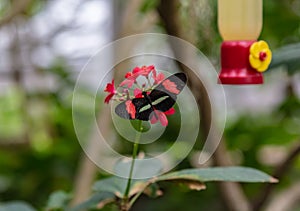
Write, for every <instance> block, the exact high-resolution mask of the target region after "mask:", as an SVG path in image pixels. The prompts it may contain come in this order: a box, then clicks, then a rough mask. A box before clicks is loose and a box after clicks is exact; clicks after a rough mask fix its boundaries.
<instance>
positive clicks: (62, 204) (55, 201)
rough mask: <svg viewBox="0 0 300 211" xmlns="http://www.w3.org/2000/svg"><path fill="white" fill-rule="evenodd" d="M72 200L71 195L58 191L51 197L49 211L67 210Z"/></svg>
mask: <svg viewBox="0 0 300 211" xmlns="http://www.w3.org/2000/svg"><path fill="white" fill-rule="evenodd" d="M70 199H71V195H70V194H68V193H65V192H64V191H56V192H54V193H52V194H51V195H50V197H49V200H48V203H47V210H57V209H65V208H66V207H67V205H68V202H69V201H70Z"/></svg>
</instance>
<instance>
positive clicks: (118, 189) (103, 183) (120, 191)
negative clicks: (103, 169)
mask: <svg viewBox="0 0 300 211" xmlns="http://www.w3.org/2000/svg"><path fill="white" fill-rule="evenodd" d="M126 185H127V179H125V178H120V177H110V178H107V179H104V180H100V181H98V182H96V183H95V184H94V186H93V190H94V191H97V192H109V193H113V194H114V195H115V196H117V197H119V198H123V196H124V193H125V189H126ZM148 185H149V184H148V182H147V181H146V180H132V181H131V185H130V192H129V197H131V196H132V195H134V194H136V193H137V192H140V191H144V189H145V188H146V187H147V186H148Z"/></svg>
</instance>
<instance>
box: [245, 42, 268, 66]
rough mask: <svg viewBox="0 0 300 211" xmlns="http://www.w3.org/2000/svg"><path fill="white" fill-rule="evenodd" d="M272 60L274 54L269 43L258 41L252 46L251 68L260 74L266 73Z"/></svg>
mask: <svg viewBox="0 0 300 211" xmlns="http://www.w3.org/2000/svg"><path fill="white" fill-rule="evenodd" d="M271 60H272V52H271V50H270V48H269V45H268V43H266V42H265V41H258V42H255V43H253V44H252V45H251V47H250V56H249V61H250V64H251V66H252V67H253V68H254V69H256V70H257V71H258V72H264V71H266V70H267V69H268V67H269V65H270V63H271Z"/></svg>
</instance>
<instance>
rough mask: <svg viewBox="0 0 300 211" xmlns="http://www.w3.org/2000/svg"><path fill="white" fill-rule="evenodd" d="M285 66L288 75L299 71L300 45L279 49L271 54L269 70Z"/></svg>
mask: <svg viewBox="0 0 300 211" xmlns="http://www.w3.org/2000/svg"><path fill="white" fill-rule="evenodd" d="M282 65H284V66H286V67H287V70H288V72H289V74H293V73H295V72H296V71H300V43H297V44H292V45H287V46H284V47H282V48H279V49H278V50H277V51H275V52H274V54H273V60H272V63H271V65H270V68H276V67H279V66H282Z"/></svg>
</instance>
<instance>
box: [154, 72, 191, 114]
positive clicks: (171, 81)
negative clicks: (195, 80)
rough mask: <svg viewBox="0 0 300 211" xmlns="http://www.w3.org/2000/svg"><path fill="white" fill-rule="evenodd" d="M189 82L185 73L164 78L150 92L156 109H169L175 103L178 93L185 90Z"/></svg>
mask: <svg viewBox="0 0 300 211" xmlns="http://www.w3.org/2000/svg"><path fill="white" fill-rule="evenodd" d="M186 82H187V77H186V75H185V74H184V73H176V74H174V75H171V76H169V77H168V78H166V79H165V80H163V81H162V82H161V83H160V84H159V85H158V86H157V87H155V89H154V90H153V91H152V92H151V93H150V94H149V98H150V100H151V102H152V105H153V107H154V108H155V109H156V110H160V111H163V112H165V111H168V110H169V109H170V108H172V106H173V105H174V104H175V102H176V99H177V95H178V94H179V93H180V92H181V91H182V90H183V88H184V87H185V85H186Z"/></svg>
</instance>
